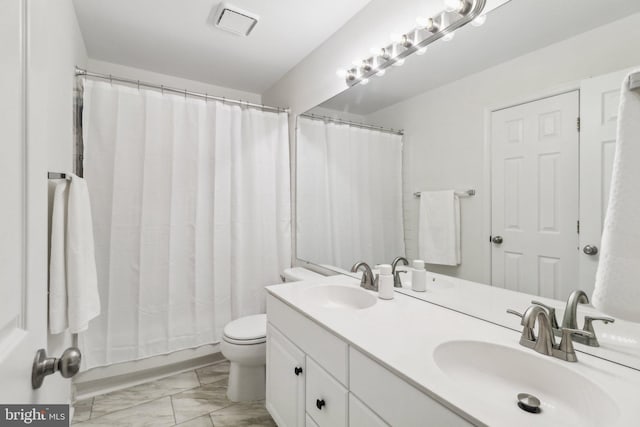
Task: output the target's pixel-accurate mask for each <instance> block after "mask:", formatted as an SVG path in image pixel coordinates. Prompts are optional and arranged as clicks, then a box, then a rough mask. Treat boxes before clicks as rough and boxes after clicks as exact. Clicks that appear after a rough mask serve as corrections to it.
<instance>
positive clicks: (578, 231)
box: [576, 220, 580, 234]
mask: <svg viewBox="0 0 640 427" xmlns="http://www.w3.org/2000/svg"><path fill="white" fill-rule="evenodd" d="M576 233H578V234H580V220H577V221H576Z"/></svg>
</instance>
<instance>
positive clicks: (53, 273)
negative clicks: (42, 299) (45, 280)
mask: <svg viewBox="0 0 640 427" xmlns="http://www.w3.org/2000/svg"><path fill="white" fill-rule="evenodd" d="M68 190H69V182H68V181H67V180H60V181H58V182H57V183H56V186H55V189H54V192H53V209H52V212H51V257H50V258H49V330H50V331H51V333H52V334H59V333H61V332H64V331H65V330H67V328H68V327H69V323H68V321H67V266H66V263H65V259H66V257H65V247H66V238H67V201H68V200H69V191H68Z"/></svg>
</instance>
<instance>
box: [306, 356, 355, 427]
mask: <svg viewBox="0 0 640 427" xmlns="http://www.w3.org/2000/svg"><path fill="white" fill-rule="evenodd" d="M306 365H307V390H306V405H305V406H306V410H307V414H308V415H310V416H311V418H312V419H313V420H314V421H315V422H316V424H317V425H318V427H341V426H345V427H346V426H347V407H348V405H349V392H348V391H347V389H346V388H344V387H343V386H342V385H341V384H340V383H339V382H338V381H336V380H335V378H333V377H332V376H331V375H330V374H329V373H328V372H327V371H325V370H324V369H322V368H321V367H320V365H318V364H317V363H316V362H314V361H313V360H312V359H311V358H310V357H309V356H307V363H306Z"/></svg>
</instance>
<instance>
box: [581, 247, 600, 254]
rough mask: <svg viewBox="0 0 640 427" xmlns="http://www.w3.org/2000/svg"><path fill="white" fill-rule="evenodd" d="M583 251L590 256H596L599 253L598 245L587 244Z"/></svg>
mask: <svg viewBox="0 0 640 427" xmlns="http://www.w3.org/2000/svg"><path fill="white" fill-rule="evenodd" d="M582 252H584V253H585V254H587V255H589V256H594V255H597V254H598V247H597V246H595V245H586V246H585V247H584V248H582Z"/></svg>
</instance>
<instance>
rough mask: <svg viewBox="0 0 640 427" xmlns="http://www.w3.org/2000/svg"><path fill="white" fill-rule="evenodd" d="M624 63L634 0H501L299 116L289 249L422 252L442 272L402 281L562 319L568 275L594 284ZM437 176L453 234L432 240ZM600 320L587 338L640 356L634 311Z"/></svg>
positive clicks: (323, 255) (335, 265)
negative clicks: (538, 309) (540, 307)
mask: <svg viewBox="0 0 640 427" xmlns="http://www.w3.org/2000/svg"><path fill="white" fill-rule="evenodd" d="M516 16H518V17H521V16H528V17H529V19H527V20H526V21H522V20H519V19H513V17H516ZM365 53H366V52H365ZM634 68H636V69H640V3H639V2H638V1H637V0H618V1H613V2H601V1H591V0H590V1H581V0H566V1H562V2H558V1H556V0H535V1H533V0H511V1H509V2H506V3H504V4H503V5H501V6H500V7H498V8H496V9H494V10H492V11H491V12H490V13H488V14H487V20H486V23H485V24H484V25H483V26H480V27H475V26H471V25H468V26H465V27H464V28H461V29H459V30H458V31H456V34H455V37H454V38H453V39H452V40H450V41H443V40H439V41H438V42H436V43H434V44H433V45H431V46H430V47H429V49H428V50H427V52H426V53H425V54H424V55H419V56H418V55H415V54H414V55H411V56H410V57H408V58H407V59H406V61H405V63H404V64H403V65H402V66H399V67H396V66H392V67H389V68H388V69H387V71H386V73H385V75H384V76H380V77H373V78H371V79H370V81H369V82H368V84H366V85H362V84H357V85H355V86H353V87H351V88H349V89H347V90H345V91H344V92H342V93H340V94H338V95H337V96H335V97H333V98H331V99H329V100H327V101H325V102H323V103H322V104H320V105H318V106H317V107H315V108H313V109H311V110H309V111H307V112H306V113H304V114H302V115H300V116H298V118H297V131H296V133H297V137H296V169H297V172H296V200H297V201H296V209H297V214H296V215H297V217H296V246H297V248H296V254H297V259H298V261H299V262H300V263H302V264H304V263H310V264H315V265H319V266H323V267H325V268H329V269H331V270H333V271H336V272H348V271H349V269H350V267H351V266H352V265H353V264H354V263H355V262H357V261H362V260H363V261H366V262H367V263H369V264H371V265H375V264H380V263H390V262H391V261H392V260H393V259H394V258H395V257H396V256H405V257H406V258H407V259H409V260H413V259H425V261H426V262H427V270H428V271H429V272H431V276H430V277H431V280H432V281H433V282H434V284H440V286H439V287H438V286H434V287H432V288H431V289H430V290H428V291H427V292H425V293H422V294H420V295H417V293H412V291H410V289H401V290H399V292H404V293H408V294H411V295H412V296H415V297H418V298H421V299H424V300H426V301H429V302H432V303H436V304H439V305H442V306H445V307H448V308H451V309H454V310H457V311H461V312H464V313H468V314H470V315H473V316H475V317H479V318H482V319H486V320H489V321H492V322H494V323H497V324H500V325H503V326H506V327H509V328H511V329H514V330H518V331H519V330H520V329H521V327H520V320H519V319H518V318H516V317H515V316H510V315H508V314H506V309H507V308H513V309H516V310H518V311H523V310H524V309H525V308H526V307H527V306H528V305H529V304H530V303H531V300H532V299H535V300H538V301H540V302H543V303H545V304H547V305H549V306H553V307H555V308H557V309H558V312H557V313H558V314H557V315H558V317H559V318H560V319H562V317H561V316H562V312H563V310H564V307H565V301H566V300H567V297H568V296H569V295H570V293H571V292H572V291H573V290H576V289H582V290H584V291H585V292H586V294H587V295H589V296H591V293H592V292H593V288H594V276H595V272H596V269H597V265H598V255H599V253H598V248H599V247H600V235H601V231H602V225H603V219H604V215H605V212H606V208H607V201H608V196H609V184H610V175H611V168H612V159H613V155H614V149H615V139H616V119H617V111H618V105H619V98H620V88H621V86H622V82H623V80H624V78H625V76H626V75H628V73H629V72H630V71H631V70H633V69H634ZM441 190H447V191H451V192H454V194H455V195H454V197H453V199H454V203H453V207H451V206H448V207H447V209H450V210H451V212H452V215H454V220H453V223H454V224H456V220H455V214H456V209H459V221H458V222H459V226H458V227H457V230H458V233H459V239H457V238H456V237H455V232H452V231H451V230H449V229H447V230H446V232H445V234H444V235H445V237H444V238H443V239H444V240H443V239H439V240H438V241H439V242H442V241H446V242H447V243H446V244H443V245H444V246H446V247H444V248H436V249H435V252H436V255H434V248H433V242H431V243H430V242H429V241H428V239H424V238H421V235H420V233H421V230H424V229H427V227H430V226H432V225H433V224H426V226H425V225H424V224H423V222H422V221H423V218H422V213H421V209H428V207H429V206H433V203H436V204H437V203H438V202H439V201H440V202H441V201H442V199H438V198H437V197H435V198H434V197H431V195H432V194H431V193H423V192H434V191H441ZM469 190H473V191H474V195H471V193H470V192H469ZM425 194H427V196H428V197H427V198H423V197H418V196H421V195H425ZM445 200H449V199H445ZM430 203H431V204H432V205H430ZM456 206H459V207H458V208H457V207H456ZM454 231H455V230H454ZM452 236H453V237H452ZM439 250H442V251H444V252H446V254H447V256H446V257H445V259H444V261H441V260H437V261H438V262H437V263H436V262H433V260H434V259H436V258H434V257H437V252H438V251H439ZM404 277H406V276H404ZM486 285H488V286H486ZM405 288H406V286H405ZM509 305H516V306H514V307H511V306H509ZM579 310H580V311H579V314H580V316H582V315H583V314H589V313H591V311H595V309H593V308H592V307H589V306H588V305H581V307H580V309H579ZM596 328H597V331H598V333H599V337H601V339H600V341H601V342H600V344H601V345H600V347H598V348H595V347H586V346H579V347H580V350H581V351H585V352H588V353H592V354H595V355H598V356H600V357H604V358H607V359H611V360H614V361H617V362H619V363H623V364H625V365H628V366H632V367H635V368H636V369H640V324H637V323H633V322H629V321H624V320H620V319H618V320H616V322H615V323H612V324H608V325H604V324H601V323H600V324H597V325H596Z"/></svg>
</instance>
